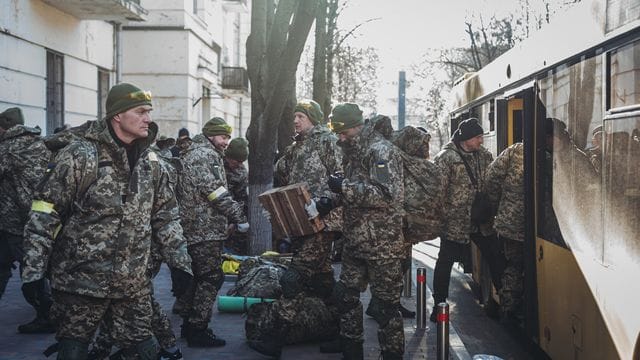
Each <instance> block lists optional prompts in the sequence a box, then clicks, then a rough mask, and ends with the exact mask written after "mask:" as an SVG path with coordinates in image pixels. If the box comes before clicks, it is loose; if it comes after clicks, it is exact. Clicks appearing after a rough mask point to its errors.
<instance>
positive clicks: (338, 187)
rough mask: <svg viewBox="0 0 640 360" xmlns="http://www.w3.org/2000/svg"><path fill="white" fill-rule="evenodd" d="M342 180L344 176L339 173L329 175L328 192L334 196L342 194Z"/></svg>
mask: <svg viewBox="0 0 640 360" xmlns="http://www.w3.org/2000/svg"><path fill="white" fill-rule="evenodd" d="M343 180H344V175H342V174H340V173H335V174H333V175H329V180H328V181H327V184H328V185H329V190H331V191H332V192H334V193H336V194H340V193H342V181H343Z"/></svg>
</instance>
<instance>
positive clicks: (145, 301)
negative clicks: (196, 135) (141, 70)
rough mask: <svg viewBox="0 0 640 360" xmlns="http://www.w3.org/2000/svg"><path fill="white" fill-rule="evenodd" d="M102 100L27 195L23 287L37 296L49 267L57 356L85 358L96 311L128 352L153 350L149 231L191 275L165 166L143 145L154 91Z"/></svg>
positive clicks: (130, 91)
mask: <svg viewBox="0 0 640 360" xmlns="http://www.w3.org/2000/svg"><path fill="white" fill-rule="evenodd" d="M106 109H107V116H106V117H105V118H104V119H102V120H98V121H96V122H95V123H94V124H93V125H92V126H90V127H88V129H87V130H86V132H85V133H84V134H83V136H82V137H81V138H78V139H76V140H74V141H72V142H71V143H70V144H69V145H68V146H66V147H65V148H63V149H62V150H60V151H59V152H58V154H57V156H56V161H55V163H51V164H49V166H48V170H47V174H46V175H45V177H44V178H43V180H42V182H41V183H40V186H39V188H38V191H37V192H36V194H35V196H34V201H33V203H32V205H31V212H30V214H29V216H30V218H29V220H28V222H27V224H26V226H25V230H24V235H25V257H24V271H23V273H22V280H23V282H24V285H23V289H24V291H25V293H29V294H33V295H32V296H37V294H38V293H39V292H40V289H41V288H42V283H43V281H44V277H45V275H48V276H49V277H50V279H51V287H52V288H53V297H54V302H55V303H54V307H59V308H60V309H62V311H60V312H59V315H60V318H59V319H56V320H58V322H59V326H58V330H57V334H56V338H57V339H58V341H59V343H58V344H59V346H58V359H85V358H86V357H87V352H88V344H89V342H90V341H91V339H92V338H93V335H94V333H95V331H96V329H97V328H98V325H99V324H100V322H101V321H102V320H104V321H106V323H107V324H108V326H109V328H110V329H111V330H112V336H113V339H114V342H115V344H116V345H117V346H118V347H120V348H121V349H123V350H124V353H125V355H126V356H130V357H131V356H135V355H136V354H137V355H138V356H139V357H140V358H142V359H156V357H157V349H156V343H155V341H154V339H153V333H152V330H151V314H152V310H151V297H150V296H149V295H150V293H151V291H152V289H151V286H150V278H149V276H148V274H147V271H146V270H147V264H148V263H149V261H150V259H149V258H150V256H151V244H152V241H156V242H157V243H158V245H159V246H160V251H161V253H162V256H163V258H164V259H165V260H166V261H167V262H168V264H169V265H170V266H171V267H174V268H178V269H180V271H179V272H180V273H181V274H182V277H183V279H184V280H185V281H184V282H182V283H180V285H182V284H188V282H189V279H190V278H191V267H190V262H191V259H190V258H189V255H188V253H187V247H186V243H185V241H184V237H183V236H182V228H181V226H180V223H179V215H178V206H177V203H176V201H175V197H174V194H173V192H172V191H171V187H170V185H169V177H168V173H167V170H166V168H164V166H162V165H161V164H160V163H159V162H158V159H157V155H156V154H155V153H153V152H150V151H149V149H148V147H149V145H151V143H152V142H153V140H154V138H155V135H156V133H157V125H156V124H155V123H153V122H152V121H151V116H150V111H151V109H152V108H151V94H150V93H149V92H147V91H142V90H141V89H139V88H138V87H136V86H134V85H131V84H126V83H123V84H118V85H116V86H114V87H112V88H111V90H110V91H109V94H108V95H107V103H106ZM174 290H175V291H177V292H181V291H184V289H182V288H175V289H174Z"/></svg>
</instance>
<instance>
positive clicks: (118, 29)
mask: <svg viewBox="0 0 640 360" xmlns="http://www.w3.org/2000/svg"><path fill="white" fill-rule="evenodd" d="M114 28H115V31H114V37H115V41H114V42H115V46H114V47H115V54H114V56H115V58H116V59H115V60H116V61H115V62H116V63H115V66H116V84H120V83H121V82H122V24H121V23H115V24H114Z"/></svg>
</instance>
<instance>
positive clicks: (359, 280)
mask: <svg viewBox="0 0 640 360" xmlns="http://www.w3.org/2000/svg"><path fill="white" fill-rule="evenodd" d="M391 132H392V128H391V124H390V120H389V118H386V117H379V118H376V119H372V120H370V121H369V122H367V123H366V124H365V125H364V127H363V128H362V130H361V131H360V134H359V135H357V136H356V137H355V138H354V139H352V140H350V141H347V142H342V143H340V146H341V147H342V148H343V151H344V162H343V164H344V171H345V179H344V181H343V182H342V199H343V202H344V238H345V243H344V251H343V255H342V272H341V274H340V280H339V281H338V283H337V284H336V286H335V288H334V294H333V296H334V298H335V301H336V303H337V304H338V309H339V311H340V313H341V316H340V336H341V338H342V339H344V340H347V341H350V342H354V343H362V341H363V323H362V321H363V320H362V303H361V302H360V293H361V292H363V291H365V290H366V288H367V284H369V285H370V289H371V295H372V298H371V302H372V304H371V305H370V307H371V310H372V313H371V315H372V316H373V318H374V319H375V320H376V321H377V322H378V326H379V328H378V341H379V343H380V349H381V351H382V353H383V355H384V356H386V355H391V354H395V355H396V356H401V355H402V354H403V353H404V329H403V323H402V317H401V316H400V312H399V311H398V307H399V306H400V292H401V289H402V272H401V268H400V262H401V259H403V258H404V256H405V242H404V239H403V236H402V218H403V216H404V211H403V205H402V204H403V202H404V196H405V191H404V185H403V184H404V179H403V168H402V159H401V157H400V154H399V151H398V150H397V148H396V147H395V146H393V144H391V143H390V142H389V141H388V140H387V139H386V138H389V137H390V136H391ZM385 137H386V138H385Z"/></svg>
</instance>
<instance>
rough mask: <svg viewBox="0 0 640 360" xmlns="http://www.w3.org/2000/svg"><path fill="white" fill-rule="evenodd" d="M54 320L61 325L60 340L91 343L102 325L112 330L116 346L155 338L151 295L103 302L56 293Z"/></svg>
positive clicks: (65, 293) (93, 298)
mask: <svg viewBox="0 0 640 360" xmlns="http://www.w3.org/2000/svg"><path fill="white" fill-rule="evenodd" d="M53 299H54V305H53V307H52V310H51V315H52V317H55V319H53V320H54V321H56V322H57V323H58V332H57V334H56V339H58V340H60V339H63V338H66V339H73V340H77V341H80V342H83V343H87V344H88V343H89V342H90V341H91V340H92V339H93V335H94V334H95V332H96V330H97V329H98V326H100V323H101V322H102V321H104V323H105V326H106V327H107V328H108V329H110V334H111V338H112V340H113V343H114V345H116V346H117V347H119V348H121V349H125V348H129V347H132V346H134V345H136V344H138V343H140V342H142V341H145V340H147V339H149V338H150V337H152V336H153V332H152V330H151V316H152V308H151V296H149V295H145V296H141V297H137V298H125V299H103V298H95V297H91V296H85V295H78V294H71V293H67V292H62V291H56V290H54V291H53Z"/></svg>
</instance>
